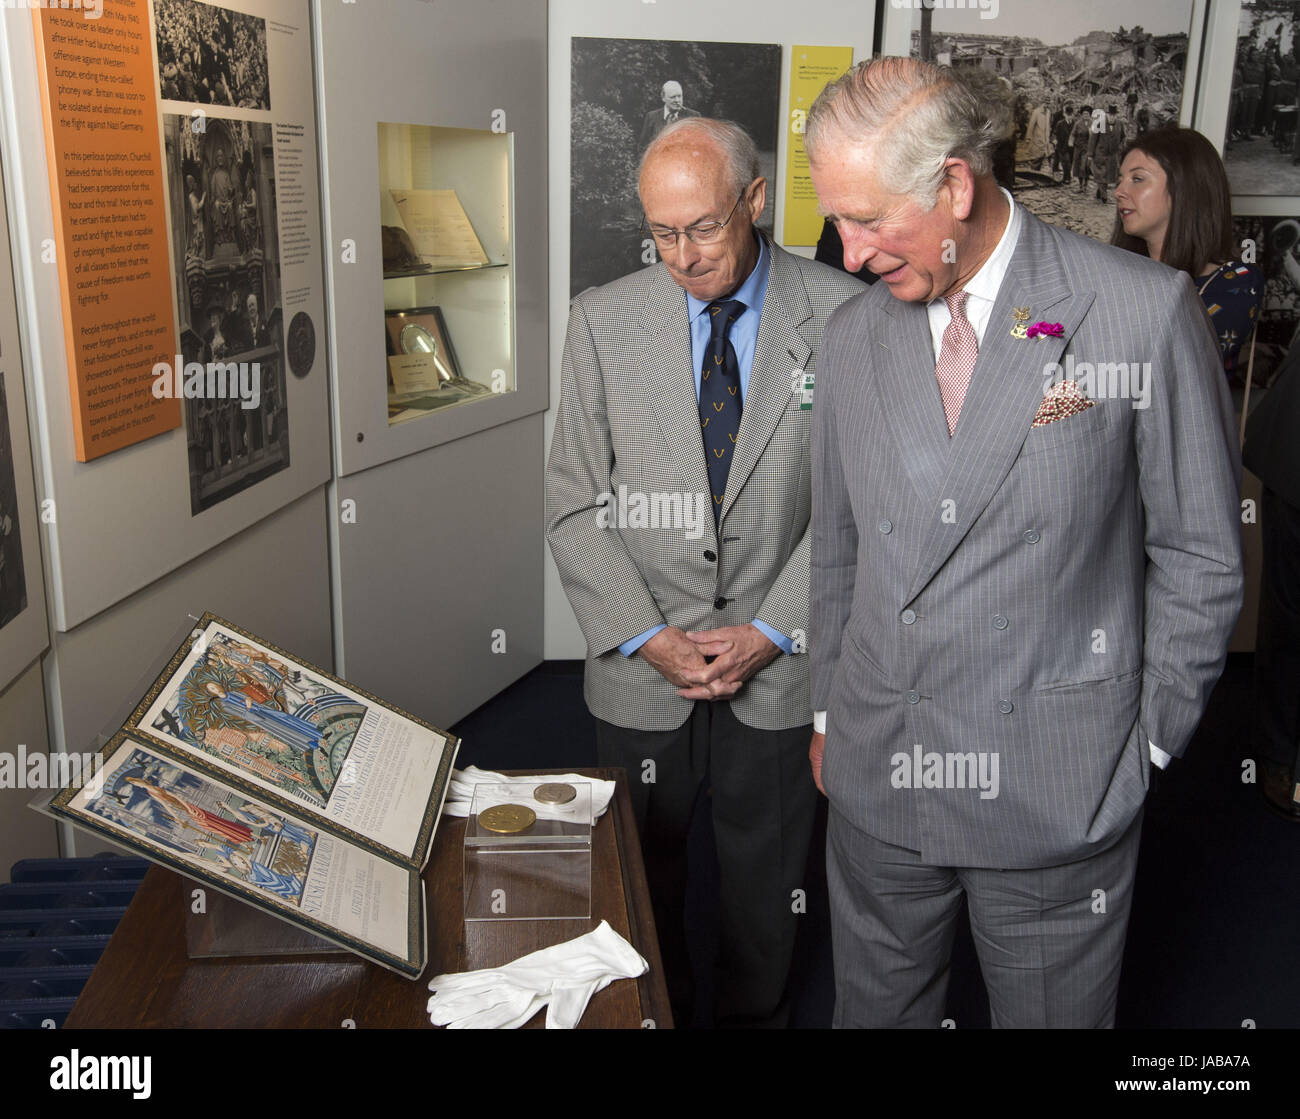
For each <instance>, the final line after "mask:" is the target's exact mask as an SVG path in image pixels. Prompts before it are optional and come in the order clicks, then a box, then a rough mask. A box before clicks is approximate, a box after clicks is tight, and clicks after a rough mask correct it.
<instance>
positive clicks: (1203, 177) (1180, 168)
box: [1110, 127, 1264, 382]
mask: <svg viewBox="0 0 1300 1119" xmlns="http://www.w3.org/2000/svg"><path fill="white" fill-rule="evenodd" d="M1110 243H1111V244H1112V245H1118V246H1119V247H1120V248H1122V249H1128V250H1129V251H1130V252H1135V253H1139V254H1141V255H1143V256H1149V257H1150V258H1151V259H1152V260H1159V261H1162V262H1163V263H1165V264H1168V265H1170V266H1171V267H1173V268H1178V269H1180V270H1182V271H1183V272H1186V273H1187V274H1188V275H1190V276H1191V277H1192V281H1193V282H1194V283H1195V284H1196V287H1197V290H1198V291H1199V292H1200V293H1201V301H1202V302H1203V303H1204V304H1205V309H1206V312H1207V313H1208V314H1209V316H1210V325H1211V326H1212V327H1213V328H1214V333H1215V336H1216V337H1217V338H1218V340H1219V349H1220V351H1221V352H1222V354H1223V368H1224V371H1225V372H1226V373H1227V375H1228V377H1229V379H1230V380H1232V381H1233V382H1240V381H1242V380H1243V378H1241V377H1240V376H1239V374H1238V368H1239V357H1240V353H1241V348H1242V346H1243V345H1244V344H1245V342H1246V341H1247V339H1249V338H1250V334H1251V331H1252V330H1254V328H1255V321H1256V319H1257V318H1258V317H1259V308H1260V304H1261V303H1262V302H1263V299H1264V277H1263V275H1262V273H1261V272H1260V271H1259V269H1258V268H1256V267H1255V266H1254V265H1253V264H1245V263H1242V262H1241V261H1238V260H1235V259H1234V250H1235V246H1234V244H1233V240H1232V204H1231V201H1230V197H1229V190H1228V176H1227V175H1226V174H1225V173H1224V170H1223V161H1222V160H1221V159H1219V153H1218V152H1216V151H1215V150H1214V146H1213V145H1212V144H1211V143H1210V141H1209V140H1207V139H1206V138H1205V137H1204V136H1202V135H1201V134H1200V133H1199V132H1196V131H1195V130H1193V129H1190V128H1177V127H1165V128H1155V129H1152V130H1151V131H1149V132H1144V133H1142V135H1141V136H1138V137H1137V138H1135V139H1134V140H1132V141H1131V142H1130V143H1129V144H1128V145H1127V146H1126V147H1125V148H1124V151H1123V154H1122V156H1121V159H1120V170H1119V182H1118V183H1117V185H1116V187H1115V229H1114V232H1113V233H1112V234H1111V239H1110Z"/></svg>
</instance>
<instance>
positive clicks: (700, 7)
mask: <svg viewBox="0 0 1300 1119" xmlns="http://www.w3.org/2000/svg"><path fill="white" fill-rule="evenodd" d="M874 10H875V9H874V6H873V5H872V4H869V3H863V2H862V0H815V2H814V3H811V4H789V3H785V2H783V0H748V2H747V3H745V4H743V5H736V4H722V3H708V4H705V3H701V2H700V0H550V25H549V36H548V37H549V45H548V52H549V65H548V79H547V85H548V87H549V94H548V96H549V106H548V111H549V114H550V190H549V194H550V232H551V237H550V290H551V408H550V410H549V411H548V412H547V413H546V432H545V435H546V450H547V451H548V452H549V450H550V446H551V434H552V432H553V431H554V429H555V410H556V408H557V407H558V405H559V402H560V357H561V354H562V353H563V350H564V332H565V325H566V323H567V322H568V313H569V98H570V71H569V59H570V53H569V49H570V42H569V41H570V39H571V38H573V37H574V36H579V37H584V36H585V37H592V38H610V39H683V40H693V41H696V42H720V43H734V42H746V43H779V44H781V47H782V57H781V95H780V105H781V111H782V113H784V112H785V109H786V104H787V99H788V97H789V90H790V48H791V47H792V46H794V45H795V44H796V43H798V44H801V45H810V46H828V47H829V46H851V47H852V48H853V58H854V61H858V60H859V59H863V58H867V57H869V56H870V54H871V35H872V24H873V22H874ZM779 135H780V141H779V145H778V149H777V166H776V183H775V184H773V187H774V189H775V190H776V220H775V222H774V228H775V229H776V230H777V231H780V229H781V228H782V225H783V222H784V217H785V215H784V199H783V198H782V193H783V189H782V184H783V183H784V177H785V161H786V139H787V135H788V134H787V132H786V130H785V129H781V130H780V133H779ZM793 251H796V252H800V253H802V254H803V255H805V256H811V255H812V250H811V249H795V250H793ZM540 546H541V547H542V548H543V549H546V544H545V541H541V542H540ZM545 610H546V640H545V646H544V653H545V656H546V658H547V659H548V660H557V659H564V658H574V657H583V656H585V654H586V644H585V643H584V642H583V640H582V634H581V632H580V631H579V629H578V623H577V621H576V620H575V619H574V616H573V611H572V610H571V609H570V608H569V602H568V599H567V598H565V596H564V589H563V587H562V586H561V585H560V576H559V573H558V572H557V571H556V569H555V564H554V563H553V562H552V560H551V556H550V552H549V549H547V554H546V597H545Z"/></svg>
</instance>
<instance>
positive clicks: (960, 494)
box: [905, 212, 1094, 601]
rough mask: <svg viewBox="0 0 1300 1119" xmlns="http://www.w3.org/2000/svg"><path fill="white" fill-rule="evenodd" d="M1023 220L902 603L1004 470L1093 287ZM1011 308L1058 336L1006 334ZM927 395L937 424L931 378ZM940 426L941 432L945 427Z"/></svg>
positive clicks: (1039, 228)
mask: <svg viewBox="0 0 1300 1119" xmlns="http://www.w3.org/2000/svg"><path fill="white" fill-rule="evenodd" d="M1021 217H1022V221H1023V222H1024V224H1023V226H1022V228H1021V233H1020V241H1019V244H1018V245H1017V246H1016V250H1015V253H1014V255H1013V256H1012V259H1011V264H1010V266H1009V268H1008V269H1007V275H1006V277H1005V278H1004V279H1003V281H1002V286H1001V288H1000V289H999V290H998V297H997V300H996V301H995V303H994V305H993V313H992V315H991V316H990V318H989V322H988V326H987V327H986V329H985V331H984V341H983V343H982V345H981V346H980V352H979V357H978V359H977V360H976V362H975V371H974V374H973V375H972V377H971V383H970V388H969V389H968V390H967V392H966V398H965V400H964V401H963V403H962V410H961V416H960V418H959V420H958V422H957V431H956V433H955V435H954V436H953V438H952V439H951V447H950V450H949V454H948V456H947V460H946V462H945V464H944V465H945V468H944V470H943V477H942V480H941V482H940V484H939V486H938V488H937V489H931V490H929V491H928V492H927V493H925V494H924V495H923V496H924V497H926V498H928V500H929V501H930V502H932V503H933V505H932V510H933V515H932V516H931V517H930V519H929V525H928V527H927V529H926V530H925V534H924V536H923V538H922V544H921V550H920V553H919V556H918V559H917V563H916V567H915V570H914V573H913V578H912V581H911V586H910V587H909V588H908V592H907V595H906V598H905V601H911V600H912V599H914V598H915V597H916V596H917V595H918V594H919V593H920V592H921V590H922V589H923V588H924V587H925V586H926V584H927V583H929V581H930V580H931V579H932V578H934V575H935V573H936V572H937V571H938V570H939V569H940V568H941V567H942V566H943V564H944V563H945V562H946V561H947V559H948V557H949V556H951V555H952V553H953V551H954V550H955V549H956V548H957V546H958V544H960V543H961V541H962V540H963V539H964V538H965V536H966V533H967V532H969V531H970V528H971V526H972V525H973V524H974V523H975V521H976V520H977V519H978V518H979V516H980V514H981V513H983V511H984V509H985V507H986V506H987V505H988V503H989V501H990V500H991V499H992V498H993V495H994V494H995V493H996V492H997V490H998V487H999V486H1001V484H1002V482H1003V481H1004V479H1005V478H1006V476H1007V474H1008V473H1010V471H1011V467H1012V465H1013V463H1014V462H1015V460H1016V456H1017V455H1018V454H1019V453H1020V448H1021V445H1022V444H1023V443H1024V441H1025V438H1026V437H1027V436H1028V435H1029V432H1030V428H1031V425H1032V424H1033V420H1034V414H1035V413H1036V412H1037V410H1038V406H1039V404H1041V403H1042V399H1043V387H1044V384H1045V383H1046V381H1047V373H1046V367H1047V366H1048V365H1049V364H1050V363H1053V362H1059V361H1060V359H1061V355H1062V353H1063V352H1064V350H1065V347H1066V344H1067V343H1068V342H1069V340H1070V337H1071V335H1072V334H1073V333H1074V331H1075V330H1076V329H1077V328H1078V326H1079V324H1080V323H1081V322H1082V321H1083V318H1084V316H1085V315H1086V314H1087V313H1088V309H1089V308H1090V307H1091V306H1092V302H1093V298H1094V293H1093V292H1091V291H1072V290H1071V288H1070V284H1069V282H1068V279H1067V277H1066V276H1065V274H1064V271H1063V270H1062V268H1061V264H1060V259H1059V257H1058V256H1057V254H1056V252H1055V246H1054V245H1053V243H1052V237H1051V232H1050V231H1049V230H1048V228H1047V227H1046V226H1045V225H1044V224H1043V223H1042V222H1041V221H1039V220H1038V219H1037V218H1035V217H1034V216H1033V215H1032V214H1030V213H1028V212H1022V215H1021ZM1016 307H1028V308H1029V321H1030V322H1040V321H1048V322H1059V323H1061V325H1062V327H1063V328H1064V332H1063V335H1062V336H1061V337H1059V338H1035V339H1019V338H1014V337H1012V335H1011V333H1010V329H1011V326H1012V323H1013V322H1014V318H1013V315H1012V311H1013V308H1016ZM922 310H923V309H922ZM927 341H928V334H927ZM925 356H926V359H927V361H928V364H929V377H930V379H931V380H932V381H933V380H934V373H933V369H934V360H933V357H934V353H933V349H927V352H926V355H925ZM914 391H915V390H914ZM930 399H931V400H933V401H934V402H935V403H934V407H935V409H936V415H937V416H938V417H939V419H938V422H939V423H940V424H943V419H942V417H943V406H942V403H940V402H939V393H938V388H937V382H936V384H935V387H934V388H933V390H932V392H931V393H930ZM943 430H944V434H945V436H946V434H947V431H946V424H943ZM950 501H951V503H952V504H950V505H949V504H948V502H950Z"/></svg>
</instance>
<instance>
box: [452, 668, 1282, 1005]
mask: <svg viewBox="0 0 1300 1119" xmlns="http://www.w3.org/2000/svg"><path fill="white" fill-rule="evenodd" d="M1250 684H1251V671H1250V658H1249V656H1233V657H1232V658H1230V660H1229V664H1228V667H1227V670H1226V671H1225V672H1224V675H1223V679H1222V680H1220V682H1219V685H1218V687H1217V688H1216V689H1215V692H1214V695H1213V697H1212V698H1211V701H1210V705H1209V708H1208V709H1207V711H1206V714H1205V718H1204V720H1203V721H1202V723H1201V727H1200V730H1199V731H1198V732H1197V734H1196V737H1195V739H1194V740H1193V741H1192V744H1191V746H1190V747H1189V748H1188V751H1187V755H1186V756H1185V757H1184V758H1183V759H1181V760H1178V761H1175V762H1174V763H1173V764H1172V766H1171V767H1170V769H1169V770H1168V771H1167V772H1165V773H1157V774H1154V775H1153V780H1152V792H1151V795H1150V796H1149V797H1148V800H1147V811H1146V822H1145V824H1144V825H1143V832H1142V855H1141V861H1140V863H1139V865H1138V884H1137V892H1136V895H1135V899H1134V903H1133V914H1132V919H1131V923H1130V928H1129V937H1128V948H1127V951H1126V953H1125V958H1124V975H1123V979H1122V980H1121V984H1120V999H1119V1014H1118V1023H1117V1024H1118V1025H1119V1026H1127V1027H1132V1028H1207V1027H1218V1028H1233V1029H1235V1028H1240V1027H1241V1026H1242V1024H1243V1022H1245V1021H1246V1020H1247V1019H1249V1020H1252V1021H1253V1022H1254V1023H1256V1024H1257V1025H1258V1026H1259V1027H1260V1028H1269V1027H1292V1028H1294V1027H1297V1026H1300V825H1297V824H1291V823H1288V822H1287V821H1285V820H1282V819H1279V818H1277V817H1275V816H1274V815H1272V814H1271V813H1269V812H1267V811H1266V810H1265V808H1264V807H1263V803H1262V801H1261V798H1260V796H1259V792H1258V789H1257V787H1256V786H1255V785H1253V784H1247V783H1245V782H1244V781H1243V779H1242V774H1243V765H1242V762H1243V759H1245V758H1247V757H1249V756H1250V742H1249V738H1248V728H1249V725H1250V718H1249V714H1250V706H1251V686H1250ZM451 729H452V730H453V731H454V732H455V733H457V734H459V735H460V736H461V737H462V738H463V739H464V740H465V741H464V745H463V746H462V748H461V753H460V756H459V759H458V762H457V764H458V765H461V766H464V765H470V764H473V765H478V766H483V767H486V768H491V769H530V768H543V767H547V768H549V767H553V766H563V767H565V768H572V767H579V766H593V765H595V764H596V740H595V730H594V724H593V722H592V719H591V716H590V715H589V714H588V713H587V708H586V705H585V704H584V703H583V700H582V665H581V663H579V662H577V661H550V662H547V663H546V664H543V665H541V666H540V667H538V668H537V669H535V670H534V671H533V672H531V673H529V674H528V675H527V676H525V677H524V678H523V679H522V680H520V681H519V682H518V683H516V684H514V685H513V686H512V687H510V688H508V689H507V690H506V691H504V692H502V693H501V694H500V695H499V696H497V697H496V698H495V699H493V700H491V701H490V702H489V703H486V704H484V705H483V706H482V707H480V708H479V709H478V710H477V711H475V712H473V713H472V714H471V715H469V716H467V717H466V718H465V719H463V720H462V721H461V722H460V723H458V724H457V725H456V726H455V727H453V728H451ZM822 805H823V808H822V811H821V813H820V814H819V819H818V823H817V828H818V830H817V834H816V835H815V837H814V841H813V858H812V859H811V860H810V864H809V871H808V914H807V918H806V920H805V922H804V924H803V926H802V928H801V934H800V942H799V946H798V949H797V952H796V963H795V974H794V977H793V980H792V981H793V983H794V984H795V985H796V986H795V990H796V991H797V1002H796V1010H795V1015H794V1022H795V1024H796V1025H798V1026H805V1027H822V1026H828V1025H829V1024H830V1019H831V1011H832V1009H833V1007H834V1001H835V994H834V980H833V973H832V964H831V945H830V931H829V918H828V914H827V907H826V879H825V870H824V866H823V864H822V857H821V851H822V846H823V843H824V838H825V823H826V821H825V808H824V805H825V802H824V801H823V802H822ZM690 846H691V860H692V874H693V876H694V877H693V884H692V891H691V897H690V898H689V899H688V904H687V923H688V928H690V929H691V930H692V944H691V949H692V954H693V956H694V958H695V960H696V964H697V972H698V974H697V981H698V983H699V992H698V994H699V998H698V1000H697V1001H698V1002H699V1003H700V1004H701V1005H706V1004H707V1002H708V997H707V996H708V967H707V966H706V961H707V960H708V959H709V958H710V953H711V951H712V949H713V945H714V938H713V937H712V936H711V935H710V931H709V930H710V927H711V917H712V915H713V914H712V912H711V904H710V903H711V899H712V898H714V897H716V895H717V891H716V889H715V888H714V883H716V875H717V872H716V868H715V867H714V866H713V864H712V842H711V828H710V824H709V820H708V814H707V813H701V814H700V815H699V818H698V819H697V820H696V825H695V828H694V830H693V832H692V835H691V845H690ZM948 1004H949V1005H948V1016H949V1017H950V1018H952V1019H953V1020H954V1021H955V1022H956V1023H957V1025H959V1026H961V1027H963V1028H967V1029H970V1028H978V1027H981V1026H987V1025H988V1020H989V1019H988V1000H987V998H986V996H985V993H984V987H983V982H982V981H981V979H980V976H979V967H978V964H977V962H976V959H975V950H974V946H973V944H972V942H971V938H970V934H969V931H968V929H966V928H965V927H963V928H962V930H961V931H960V932H959V935H958V938H957V944H956V947H955V949H954V953H953V970H952V981H951V985H950V987H949V994H948ZM695 1024H696V1025H708V1022H707V1021H705V1020H704V1019H703V1018H702V1017H701V1018H699V1019H697V1022H696V1023H695Z"/></svg>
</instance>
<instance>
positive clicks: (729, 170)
mask: <svg viewBox="0 0 1300 1119" xmlns="http://www.w3.org/2000/svg"><path fill="white" fill-rule="evenodd" d="M746 143H747V144H748V146H749V148H750V149H752V148H753V141H751V140H750V139H749V137H748V136H746V135H745V133H744V132H743V131H742V130H741V129H739V128H737V127H736V126H735V125H732V124H725V123H724V122H722V121H711V120H707V119H705V118H692V119H691V120H687V121H680V122H678V123H677V124H675V125H670V126H669V127H668V128H665V129H664V130H663V132H661V133H660V134H659V136H658V137H657V138H656V139H655V141H654V142H653V143H652V144H651V145H650V146H649V147H648V148H647V149H646V153H645V156H644V157H643V158H642V160H641V175H640V180H639V184H638V189H639V192H640V195H641V205H642V207H643V208H644V210H645V215H646V223H647V224H648V225H649V227H650V229H651V230H652V231H653V232H655V233H656V242H657V243H658V246H659V253H660V256H661V257H662V259H663V262H664V264H665V266H666V267H667V268H668V272H669V274H670V275H671V276H672V278H673V279H674V280H675V281H676V282H677V283H678V284H679V285H680V286H681V287H683V288H685V289H686V291H688V292H689V293H690V294H691V295H693V296H695V297H696V298H697V299H702V300H712V299H720V298H722V297H723V296H725V295H729V294H730V293H731V292H734V291H735V290H736V288H738V287H739V286H740V285H741V284H742V283H744V281H745V279H746V277H747V276H748V275H749V273H750V272H751V271H753V268H754V264H755V262H756V261H757V259H758V242H757V240H756V239H755V235H754V230H753V226H754V223H755V222H756V221H757V220H758V218H759V215H761V214H762V212H763V206H764V204H765V203H766V201H767V182H766V180H764V179H763V178H762V177H761V176H759V175H758V173H757V171H758V168H757V162H758V160H757V155H756V154H755V156H754V160H753V163H752V164H750V165H749V166H748V167H744V165H743V163H741V164H739V166H740V167H741V168H743V170H742V174H743V171H748V170H752V171H753V172H754V173H753V175H752V176H750V177H749V178H747V179H742V180H741V181H740V182H739V183H738V182H737V179H738V178H740V177H741V176H740V175H738V174H737V166H738V159H737V152H736V150H735V149H736V147H737V146H738V145H739V146H740V147H741V148H742V149H743V147H744V145H745V144H746ZM739 158H740V159H742V160H743V159H744V155H743V154H742V155H741V156H740V157H739ZM722 223H725V225H724V227H723V228H722V229H721V230H720V231H718V232H717V239H716V240H708V241H707V242H706V243H703V244H701V243H696V242H694V241H692V240H690V239H688V238H687V237H686V236H685V235H684V233H683V234H680V235H678V236H677V237H675V238H673V239H672V243H671V244H668V243H666V241H667V240H668V238H669V237H671V234H669V235H668V237H665V236H664V231H665V230H677V231H681V230H687V229H696V228H698V227H700V226H710V225H713V226H716V225H720V224H722Z"/></svg>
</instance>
